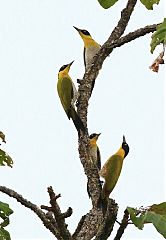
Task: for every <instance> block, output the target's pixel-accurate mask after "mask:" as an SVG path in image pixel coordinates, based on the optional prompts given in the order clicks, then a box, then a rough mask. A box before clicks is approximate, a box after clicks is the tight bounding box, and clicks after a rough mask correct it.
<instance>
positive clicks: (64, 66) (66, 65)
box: [59, 61, 74, 72]
mask: <svg viewBox="0 0 166 240" xmlns="http://www.w3.org/2000/svg"><path fill="white" fill-rule="evenodd" d="M73 62H74V61H72V62H71V63H69V64H65V65H63V66H62V67H61V68H60V69H59V72H62V71H63V70H64V69H66V68H68V71H69V69H70V67H71V65H72V64H73Z"/></svg>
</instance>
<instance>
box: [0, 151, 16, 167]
mask: <svg viewBox="0 0 166 240" xmlns="http://www.w3.org/2000/svg"><path fill="white" fill-rule="evenodd" d="M5 163H6V164H7V166H9V167H12V165H13V160H12V158H11V157H10V156H9V155H8V154H7V153H6V152H5V151H3V150H2V149H0V166H5Z"/></svg>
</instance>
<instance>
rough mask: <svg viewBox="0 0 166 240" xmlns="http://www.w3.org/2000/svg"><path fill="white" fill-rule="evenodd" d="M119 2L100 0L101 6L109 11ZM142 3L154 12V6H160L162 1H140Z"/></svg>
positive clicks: (115, 0)
mask: <svg viewBox="0 0 166 240" xmlns="http://www.w3.org/2000/svg"><path fill="white" fill-rule="evenodd" d="M117 1H118V0H98V2H99V3H100V5H101V6H102V7H103V8H105V9H107V8H110V7H112V6H113V5H114V4H115V3H116V2H117ZM140 1H141V3H142V4H143V5H144V6H145V7H146V8H147V9H148V10H153V5H154V4H159V2H160V0H140Z"/></svg>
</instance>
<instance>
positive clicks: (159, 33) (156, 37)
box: [150, 18, 166, 53]
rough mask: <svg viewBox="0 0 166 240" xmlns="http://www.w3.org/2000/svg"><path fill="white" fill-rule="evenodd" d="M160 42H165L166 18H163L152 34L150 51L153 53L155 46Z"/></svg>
mask: <svg viewBox="0 0 166 240" xmlns="http://www.w3.org/2000/svg"><path fill="white" fill-rule="evenodd" d="M161 43H164V44H165V43H166V18H164V21H163V22H162V23H161V24H160V25H159V26H157V28H156V32H155V33H153V34H152V40H151V43H150V46H151V49H150V51H151V53H153V52H154V50H155V48H156V46H157V45H159V44H161Z"/></svg>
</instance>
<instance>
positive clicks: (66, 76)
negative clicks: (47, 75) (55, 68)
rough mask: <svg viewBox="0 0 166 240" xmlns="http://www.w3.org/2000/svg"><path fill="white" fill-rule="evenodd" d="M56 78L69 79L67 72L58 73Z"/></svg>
mask: <svg viewBox="0 0 166 240" xmlns="http://www.w3.org/2000/svg"><path fill="white" fill-rule="evenodd" d="M58 78H59V79H61V78H70V76H69V74H68V73H67V72H59V74H58Z"/></svg>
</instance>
